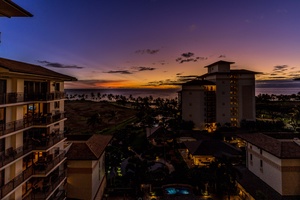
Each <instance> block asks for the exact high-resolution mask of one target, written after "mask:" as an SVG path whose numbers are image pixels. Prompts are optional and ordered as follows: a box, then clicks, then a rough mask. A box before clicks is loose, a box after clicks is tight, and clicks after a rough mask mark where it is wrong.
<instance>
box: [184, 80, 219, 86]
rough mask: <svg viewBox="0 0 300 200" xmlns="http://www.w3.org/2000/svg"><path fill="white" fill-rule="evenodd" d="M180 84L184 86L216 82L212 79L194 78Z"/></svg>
mask: <svg viewBox="0 0 300 200" xmlns="http://www.w3.org/2000/svg"><path fill="white" fill-rule="evenodd" d="M182 85H184V86H186V85H216V84H215V83H214V82H212V81H207V80H198V79H195V80H192V81H188V82H186V83H183V84H182Z"/></svg>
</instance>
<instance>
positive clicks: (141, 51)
mask: <svg viewBox="0 0 300 200" xmlns="http://www.w3.org/2000/svg"><path fill="white" fill-rule="evenodd" d="M158 52H159V49H139V50H136V51H135V53H136V54H141V55H143V54H150V55H153V54H157V53H158Z"/></svg>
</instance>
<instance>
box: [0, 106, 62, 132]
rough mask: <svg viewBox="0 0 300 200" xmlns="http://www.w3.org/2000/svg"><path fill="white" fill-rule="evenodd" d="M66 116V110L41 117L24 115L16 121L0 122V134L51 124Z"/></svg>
mask: <svg viewBox="0 0 300 200" xmlns="http://www.w3.org/2000/svg"><path fill="white" fill-rule="evenodd" d="M64 118H65V113H64V112H59V113H56V114H54V115H52V114H49V115H47V116H41V117H24V119H19V120H16V121H12V122H8V123H1V122H0V136H3V135H6V134H9V133H12V132H15V131H18V130H22V129H25V128H28V127H30V126H33V125H49V124H52V123H55V122H58V121H60V120H62V119H64Z"/></svg>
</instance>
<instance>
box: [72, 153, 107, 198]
mask: <svg viewBox="0 0 300 200" xmlns="http://www.w3.org/2000/svg"><path fill="white" fill-rule="evenodd" d="M104 160H105V154H102V156H101V157H100V159H99V160H94V161H92V160H90V161H79V160H78V161H74V160H69V161H68V194H67V195H68V198H76V199H87V200H88V199H95V198H96V196H97V198H98V197H102V196H103V191H104V189H105V186H106V178H105V163H104Z"/></svg>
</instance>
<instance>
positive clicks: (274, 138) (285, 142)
mask: <svg viewBox="0 0 300 200" xmlns="http://www.w3.org/2000/svg"><path fill="white" fill-rule="evenodd" d="M280 134H283V133H280ZM280 134H263V133H247V134H239V135H238V136H239V137H240V138H242V139H244V140H246V141H247V142H249V143H251V144H253V145H255V146H257V147H259V148H261V149H263V150H265V151H267V152H269V153H270V154H272V155H274V156H276V157H278V158H283V159H284V158H285V159H288V158H290V159H291V158H300V146H299V145H298V144H297V143H296V142H295V141H294V140H293V139H288V138H286V137H283V136H282V137H280ZM286 135H290V136H291V134H290V133H288V134H286ZM295 136H297V135H295Z"/></svg>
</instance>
